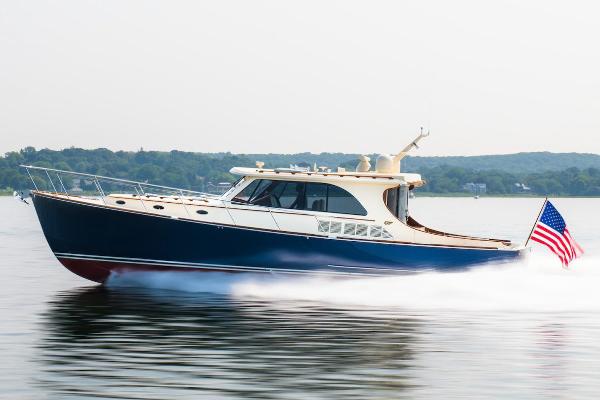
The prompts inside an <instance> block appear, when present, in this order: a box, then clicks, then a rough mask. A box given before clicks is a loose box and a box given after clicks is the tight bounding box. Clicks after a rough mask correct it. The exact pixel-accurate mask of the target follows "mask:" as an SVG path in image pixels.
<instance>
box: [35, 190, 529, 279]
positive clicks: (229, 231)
mask: <svg viewBox="0 0 600 400" xmlns="http://www.w3.org/2000/svg"><path fill="white" fill-rule="evenodd" d="M32 198H33V203H34V205H35V209H36V212H37V214H38V218H39V221H40V224H41V226H42V230H43V232H44V235H45V236H46V239H47V241H48V244H49V245H50V248H51V249H52V251H53V252H54V254H55V256H56V257H57V258H58V260H59V261H60V262H61V263H62V264H63V265H64V266H65V267H66V268H68V269H69V270H71V271H72V272H74V273H75V274H77V275H80V276H82V277H84V278H86V279H89V280H92V281H95V282H99V283H103V282H105V281H106V280H107V279H108V277H109V276H110V275H111V273H119V272H126V271H179V272H180V271H190V270H193V271H224V272H267V273H295V274H299V273H321V274H331V275H346V276H361V275H365V276H378V275H390V274H403V273H412V272H423V271H431V270H439V271H455V270H460V269H464V268H466V267H469V266H473V265H479V264H485V263H489V262H503V261H511V260H514V259H516V258H517V257H519V256H521V255H522V250H511V251H507V250H498V249H482V248H465V247H449V246H435V245H415V244H410V243H390V242H376V241H372V240H355V239H345V238H330V237H327V236H316V235H307V234H295V233H288V232H281V231H270V230H264V229H253V228H244V227H239V226H231V225H221V224H214V223H205V222H199V221H195V220H187V219H184V218H171V217H168V216H160V215H155V214H149V213H144V212H136V211H130V210H119V209H114V208H111V207H107V206H99V205H91V204H88V203H82V202H78V201H76V200H68V199H64V198H58V197H53V196H52V195H46V194H41V193H35V192H33V193H32Z"/></svg>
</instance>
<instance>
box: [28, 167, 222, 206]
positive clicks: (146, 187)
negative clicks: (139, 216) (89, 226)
mask: <svg viewBox="0 0 600 400" xmlns="http://www.w3.org/2000/svg"><path fill="white" fill-rule="evenodd" d="M20 167H21V168H25V170H26V171H27V175H28V176H29V179H31V182H32V183H33V187H34V188H35V190H37V191H40V188H39V186H38V184H39V183H40V182H41V181H43V182H45V184H46V185H47V184H48V183H49V185H47V186H48V189H52V191H54V192H55V193H64V194H65V195H67V196H69V195H72V193H71V194H70V193H69V190H67V187H66V186H65V181H64V180H63V178H64V176H72V177H76V178H83V179H84V180H86V181H89V182H91V183H93V186H94V188H95V191H96V192H97V193H98V194H99V195H100V198H101V199H102V201H103V202H104V203H106V201H105V199H104V198H105V197H106V191H105V190H104V189H105V188H103V187H102V184H101V182H105V183H108V185H105V186H110V187H114V185H125V186H130V187H133V189H134V191H135V193H136V194H137V195H138V196H140V198H141V197H142V196H146V197H148V196H151V195H157V194H156V193H152V192H153V191H154V192H166V193H171V195H172V196H180V197H181V198H182V200H183V197H189V198H212V199H215V198H219V197H220V196H218V195H215V194H211V193H206V192H199V191H195V190H188V189H180V188H175V187H171V186H163V185H156V184H152V183H146V182H139V181H133V180H129V179H120V178H112V177H109V176H103V175H96V174H88V173H84V172H75V171H66V170H62V169H56V168H47V167H38V166H35V165H20ZM34 172H39V173H41V176H42V177H41V178H40V180H41V181H40V180H38V182H37V183H36V179H35V178H38V177H39V175H32V173H34ZM44 175H45V177H44ZM52 175H54V176H55V178H54V179H53V178H52ZM34 176H35V177H34ZM46 179H47V182H46ZM55 180H56V181H57V182H55ZM59 188H60V189H61V190H59ZM71 192H73V189H71Z"/></svg>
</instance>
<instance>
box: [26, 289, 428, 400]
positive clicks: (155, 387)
mask: <svg viewBox="0 0 600 400" xmlns="http://www.w3.org/2000/svg"><path fill="white" fill-rule="evenodd" d="M42 321H43V322H42V323H43V326H42V329H43V331H44V336H43V338H42V340H41V342H40V345H39V349H38V350H39V360H38V361H39V362H40V364H41V365H42V374H41V375H40V376H39V378H37V379H38V384H40V385H42V386H43V387H44V388H45V389H46V390H47V391H49V392H50V393H53V394H55V395H57V396H59V397H67V395H71V396H73V397H79V396H83V397H85V396H92V395H93V396H99V397H111V398H175V397H177V398H194V399H197V398H202V397H203V396H205V397H207V398H215V397H219V398H235V397H237V398H239V397H242V398H261V399H265V398H298V397H300V396H302V397H304V398H311V397H315V398H345V399H347V398H369V397H370V398H390V397H394V398H398V397H402V395H403V394H408V392H409V391H410V390H411V388H412V386H413V385H412V382H411V368H410V365H411V364H413V359H414V351H415V346H416V341H417V335H418V333H419V328H420V324H421V322H420V321H419V320H418V319H415V318H394V317H380V318H375V319H374V318H372V316H371V315H370V314H369V315H366V314H363V313H361V311H360V310H355V312H347V311H344V312H340V311H336V310H334V309H329V308H327V307H325V306H319V305H315V304H301V305H299V304H298V303H294V304H286V303H283V302H279V303H277V305H274V304H273V303H267V302H260V301H255V302H253V301H247V300H244V301H239V300H234V299H231V298H229V297H227V296H224V295H215V294H198V293H194V294H185V293H178V292H171V291H156V290H153V291H148V290H146V291H145V290H132V289H131V288H127V289H126V290H118V289H106V288H102V287H98V288H86V289H82V290H76V291H66V292H62V293H59V294H58V295H56V296H55V297H54V299H53V300H52V301H51V303H50V305H49V308H48V311H47V313H45V314H44V315H43V319H42Z"/></svg>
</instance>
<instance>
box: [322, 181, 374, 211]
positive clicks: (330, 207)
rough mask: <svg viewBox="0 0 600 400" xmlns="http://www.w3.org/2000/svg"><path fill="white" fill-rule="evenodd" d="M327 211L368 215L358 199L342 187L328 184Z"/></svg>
mask: <svg viewBox="0 0 600 400" xmlns="http://www.w3.org/2000/svg"><path fill="white" fill-rule="evenodd" d="M327 189H328V190H327V211H328V212H331V213H338V214H353V215H367V210H365V208H364V207H363V206H362V204H360V202H359V201H358V200H356V198H355V197H354V196H352V195H351V194H350V193H348V192H347V191H346V190H344V189H342V188H341V187H337V186H333V185H327Z"/></svg>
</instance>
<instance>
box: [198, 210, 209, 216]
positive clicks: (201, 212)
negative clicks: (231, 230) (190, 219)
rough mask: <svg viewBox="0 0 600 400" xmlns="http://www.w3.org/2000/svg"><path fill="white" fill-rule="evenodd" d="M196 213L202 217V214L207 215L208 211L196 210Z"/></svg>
mask: <svg viewBox="0 0 600 400" xmlns="http://www.w3.org/2000/svg"><path fill="white" fill-rule="evenodd" d="M196 212H197V213H198V214H202V215H204V214H208V211H206V210H197V211H196Z"/></svg>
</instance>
